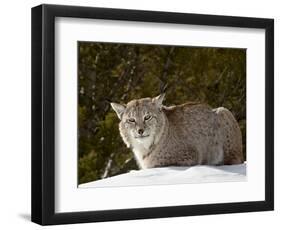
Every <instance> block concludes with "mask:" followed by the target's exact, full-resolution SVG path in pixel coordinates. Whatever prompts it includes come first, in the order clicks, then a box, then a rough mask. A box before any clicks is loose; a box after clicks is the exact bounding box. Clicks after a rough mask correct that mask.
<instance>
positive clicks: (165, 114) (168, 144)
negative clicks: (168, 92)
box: [111, 94, 243, 169]
mask: <svg viewBox="0 0 281 230" xmlns="http://www.w3.org/2000/svg"><path fill="white" fill-rule="evenodd" d="M163 99H164V94H161V95H159V96H157V97H155V98H142V99H138V100H132V101H130V102H128V103H127V104H126V105H123V104H118V103H111V106H112V108H113V110H114V111H115V112H116V114H117V116H118V118H119V119H120V123H119V131H120V135H121V137H122V139H123V141H124V142H125V144H126V145H127V147H128V148H131V149H132V151H133V153H134V156H135V159H136V161H137V163H138V165H139V167H140V168H141V169H146V168H153V167H164V166H192V165H203V164H207V165H221V164H227V165H228V164H240V163H242V162H243V153H242V137H241V131H240V128H239V125H238V123H237V121H236V120H235V118H234V116H233V115H232V113H231V112H230V111H229V110H227V109H226V108H223V107H219V108H216V109H212V108H211V107H210V106H208V105H205V104H200V103H185V104H182V105H176V106H169V107H168V106H164V105H163V104H162V102H163Z"/></svg>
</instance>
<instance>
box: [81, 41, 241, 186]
mask: <svg viewBox="0 0 281 230" xmlns="http://www.w3.org/2000/svg"><path fill="white" fill-rule="evenodd" d="M78 51H79V52H78V55H79V56H78V59H79V60H78V65H79V66H78V78H79V89H78V94H79V110H78V111H79V121H78V122H79V165H78V172H79V173H78V174H79V183H85V182H88V181H92V180H96V179H100V178H104V177H108V176H113V175H116V174H120V173H124V172H127V171H129V170H131V169H137V166H136V163H135V161H134V159H133V155H132V153H131V151H130V150H129V149H127V148H126V146H125V145H124V143H123V142H122V140H121V137H120V135H119V130H118V123H119V120H118V118H117V116H116V114H115V113H114V112H113V111H112V109H111V107H110V104H109V102H110V101H114V102H123V103H126V102H128V101H130V100H132V99H136V98H142V97H153V96H156V95H158V94H159V93H160V92H161V90H162V89H163V88H164V87H165V86H168V88H167V90H166V100H165V102H164V104H166V105H172V104H181V103H184V102H186V101H201V102H204V103H207V104H209V105H211V106H212V107H220V106H224V107H226V108H228V109H229V110H231V111H232V113H233V114H234V116H235V117H236V119H237V120H238V122H239V125H240V128H241V130H242V136H243V148H244V155H245V157H246V153H245V150H246V50H245V49H230V48H203V47H179V46H160V45H134V44H113V43H96V42H79V43H78Z"/></svg>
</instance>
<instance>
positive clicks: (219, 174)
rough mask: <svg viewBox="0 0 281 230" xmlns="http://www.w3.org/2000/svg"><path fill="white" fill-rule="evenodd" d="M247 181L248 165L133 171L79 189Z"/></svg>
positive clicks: (83, 185)
mask: <svg viewBox="0 0 281 230" xmlns="http://www.w3.org/2000/svg"><path fill="white" fill-rule="evenodd" d="M236 181H246V163H244V164H239V165H223V166H206V165H198V166H192V167H163V168H150V169H143V170H133V171H130V172H128V173H124V174H121V175H117V176H113V177H108V178H105V179H102V180H96V181H92V182H89V183H85V184H81V185H79V188H98V187H115V186H116V187H120V186H139V185H167V184H188V183H214V182H236Z"/></svg>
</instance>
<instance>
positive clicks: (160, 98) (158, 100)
mask: <svg viewBox="0 0 281 230" xmlns="http://www.w3.org/2000/svg"><path fill="white" fill-rule="evenodd" d="M164 98H165V93H161V94H160V95H158V96H157V97H154V98H152V101H153V102H154V103H155V104H156V105H157V106H158V107H159V108H161V107H162V102H163V100H164Z"/></svg>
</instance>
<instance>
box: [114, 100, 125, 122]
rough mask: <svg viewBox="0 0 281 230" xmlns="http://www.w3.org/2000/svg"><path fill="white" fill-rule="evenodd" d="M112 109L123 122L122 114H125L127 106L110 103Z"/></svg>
mask: <svg viewBox="0 0 281 230" xmlns="http://www.w3.org/2000/svg"><path fill="white" fill-rule="evenodd" d="M110 105H111V107H112V109H113V110H114V111H115V112H116V114H117V116H118V118H119V119H120V120H121V118H122V114H123V113H124V111H125V109H126V106H125V105H121V104H117V103H113V102H112V103H110Z"/></svg>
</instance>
